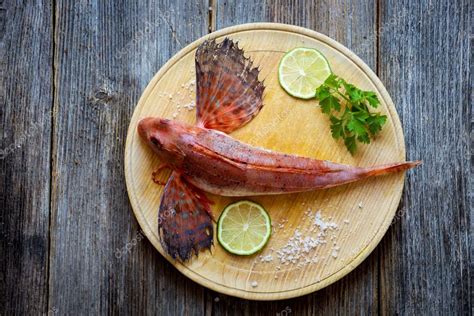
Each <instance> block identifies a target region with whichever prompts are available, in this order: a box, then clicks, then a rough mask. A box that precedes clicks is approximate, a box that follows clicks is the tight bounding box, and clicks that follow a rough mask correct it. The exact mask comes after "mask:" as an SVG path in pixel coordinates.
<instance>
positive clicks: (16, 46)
mask: <svg viewBox="0 0 474 316" xmlns="http://www.w3.org/2000/svg"><path fill="white" fill-rule="evenodd" d="M51 34H52V7H51V5H50V4H49V3H48V2H47V1H35V2H24V3H23V2H21V1H7V2H4V1H0V253H1V255H0V257H1V258H0V314H1V315H13V314H23V315H27V314H30V315H33V314H36V315H39V314H42V313H46V312H47V302H48V248H49V233H48V226H49V210H50V207H49V179H50V142H51V119H50V115H51V108H52V82H51V78H52V37H51Z"/></svg>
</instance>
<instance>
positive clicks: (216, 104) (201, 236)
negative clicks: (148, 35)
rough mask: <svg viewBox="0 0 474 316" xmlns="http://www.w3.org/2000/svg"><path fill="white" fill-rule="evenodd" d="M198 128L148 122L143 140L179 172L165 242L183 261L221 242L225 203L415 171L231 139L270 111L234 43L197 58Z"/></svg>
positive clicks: (169, 193) (169, 188) (404, 165)
mask: <svg viewBox="0 0 474 316" xmlns="http://www.w3.org/2000/svg"><path fill="white" fill-rule="evenodd" d="M196 86H197V97H196V98H197V100H196V108H197V115H196V117H197V125H195V126H193V125H189V124H186V123H181V122H177V121H171V120H168V119H162V118H144V119H142V120H141V121H140V122H139V124H138V133H139V134H140V136H141V137H142V139H144V140H145V141H146V142H147V143H148V145H149V146H150V147H151V148H152V149H153V150H154V151H155V153H156V154H157V155H158V157H159V158H160V160H161V161H162V162H163V165H162V166H161V167H160V168H159V169H161V168H163V167H167V168H171V169H172V170H173V172H172V174H171V176H170V178H169V179H168V181H167V183H166V186H165V189H164V193H163V196H162V199H161V204H160V209H159V221H158V222H159V230H160V237H161V242H162V245H163V247H164V249H166V251H167V252H168V253H169V254H170V255H171V256H172V257H173V258H175V259H176V258H177V257H179V258H180V259H181V260H186V259H188V258H189V257H190V256H191V254H192V251H193V250H194V251H195V253H196V254H198V252H199V250H200V249H203V248H209V247H210V246H211V245H212V242H213V227H212V216H211V213H210V206H209V204H210V201H209V200H208V199H207V198H206V196H205V194H204V193H203V191H205V192H209V193H213V194H218V195H223V196H251V195H264V194H283V193H292V192H303V191H310V190H316V189H323V188H329V187H333V186H336V185H342V184H346V183H349V182H354V181H357V180H361V179H364V178H367V177H371V176H377V175H383V174H387V173H393V172H397V171H402V170H406V169H409V168H413V167H415V166H416V165H418V164H419V163H420V162H400V163H393V164H388V165H382V166H375V167H369V168H357V167H352V166H348V165H342V164H337V163H333V162H329V161H324V160H316V159H310V158H305V157H299V156H295V155H289V154H283V153H277V152H272V151H269V150H265V149H261V148H256V147H253V146H249V145H246V144H244V143H242V142H240V141H238V140H235V139H233V138H232V137H230V136H228V135H227V133H230V132H232V131H234V130H236V129H238V128H239V127H241V126H243V125H244V124H246V123H247V122H249V121H250V120H251V119H252V118H253V117H254V116H255V115H257V113H258V112H259V111H260V109H261V108H262V106H263V103H262V99H263V98H262V95H263V90H264V86H263V83H262V82H260V81H259V80H258V69H257V68H253V67H252V62H251V61H250V60H249V59H247V58H245V57H244V54H243V51H242V50H241V49H239V48H238V46H237V45H236V44H234V43H233V42H232V41H231V40H229V39H225V40H224V41H223V42H222V43H220V44H217V43H216V42H215V41H205V42H204V43H203V44H201V45H200V47H199V48H198V50H197V52H196Z"/></svg>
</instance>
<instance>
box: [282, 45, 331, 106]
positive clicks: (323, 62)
mask: <svg viewBox="0 0 474 316" xmlns="http://www.w3.org/2000/svg"><path fill="white" fill-rule="evenodd" d="M330 74H331V68H330V67H329V63H328V61H327V59H326V57H324V55H323V54H322V53H321V52H320V51H318V50H316V49H313V48H303V47H299V48H295V49H293V50H291V51H289V52H288V53H286V54H285V56H283V58H282V59H281V61H280V66H279V67H278V80H279V81H280V85H281V86H282V88H283V89H285V91H286V92H288V94H290V95H292V96H294V97H296V98H300V99H311V98H313V97H314V96H315V95H316V88H318V87H319V86H320V85H321V84H322V83H323V82H324V80H326V79H327V77H328V76H329V75H330Z"/></svg>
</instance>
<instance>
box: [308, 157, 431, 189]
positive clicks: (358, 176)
mask: <svg viewBox="0 0 474 316" xmlns="http://www.w3.org/2000/svg"><path fill="white" fill-rule="evenodd" d="M421 163H422V162H421V161H407V162H397V163H391V164H385V165H379V166H374V167H366V168H351V167H349V166H344V167H343V168H337V169H336V170H334V171H333V172H328V173H325V174H324V175H322V176H321V175H317V176H316V177H315V179H314V185H313V186H312V187H311V189H325V188H330V187H334V186H338V185H341V184H346V183H351V182H355V181H359V180H362V179H365V178H369V177H375V176H381V175H385V174H390V173H395V172H399V171H404V170H408V169H411V168H414V167H416V166H418V165H420V164H421Z"/></svg>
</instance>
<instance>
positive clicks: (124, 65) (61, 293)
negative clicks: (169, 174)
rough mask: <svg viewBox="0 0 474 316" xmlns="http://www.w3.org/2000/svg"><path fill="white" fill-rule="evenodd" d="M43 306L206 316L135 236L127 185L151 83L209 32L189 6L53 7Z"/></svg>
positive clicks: (203, 9) (191, 291)
mask: <svg viewBox="0 0 474 316" xmlns="http://www.w3.org/2000/svg"><path fill="white" fill-rule="evenodd" d="M55 12H56V13H55V32H54V40H55V43H56V48H55V58H54V64H55V96H54V99H55V104H54V106H55V108H54V110H55V133H54V134H55V135H54V147H53V149H54V150H53V153H52V156H53V174H54V177H53V191H52V213H51V219H52V223H51V255H50V258H51V259H50V263H49V264H50V271H51V272H50V280H49V306H50V307H51V308H52V307H54V308H55V310H57V312H58V313H59V314H83V315H100V314H163V315H164V314H174V313H176V314H192V315H196V314H202V313H203V312H204V308H205V305H204V301H203V295H204V290H203V288H202V287H200V286H198V285H197V284H195V283H193V282H191V281H188V280H186V279H185V278H184V277H183V276H182V275H180V274H179V273H178V272H177V271H176V270H175V269H174V268H173V267H172V266H170V265H169V264H168V263H166V260H164V259H163V258H162V257H161V256H160V255H159V254H158V253H157V252H156V250H155V249H154V248H153V247H151V246H150V244H149V243H148V241H147V240H146V238H144V237H143V236H142V235H140V233H139V227H138V226H137V224H136V221H135V219H134V216H133V213H132V212H131V210H130V207H129V202H128V197H127V194H126V189H125V182H124V176H123V149H124V142H125V135H126V131H127V127H128V123H129V118H130V114H131V112H132V109H133V108H134V106H135V104H136V102H137V101H138V97H139V95H140V94H141V92H142V90H143V89H144V88H145V86H146V84H147V83H148V81H149V80H150V79H151V77H152V76H153V75H154V74H155V72H156V71H158V69H159V68H160V66H161V65H162V64H163V63H164V62H166V61H167V60H168V59H169V58H170V57H171V56H172V55H173V54H174V53H175V52H176V51H177V50H178V49H179V48H181V47H182V46H183V45H186V44H187V43H188V42H190V41H192V40H194V39H195V38H198V37H200V36H201V35H203V34H205V33H206V32H207V5H206V4H205V3H203V2H199V3H198V2H195V1H179V2H177V3H176V2H175V1H146V2H141V3H140V4H137V3H135V2H110V1H105V2H104V1H57V2H56V8H55Z"/></svg>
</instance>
